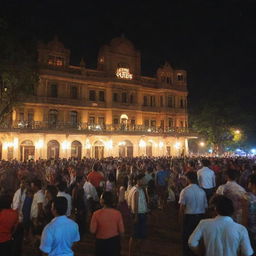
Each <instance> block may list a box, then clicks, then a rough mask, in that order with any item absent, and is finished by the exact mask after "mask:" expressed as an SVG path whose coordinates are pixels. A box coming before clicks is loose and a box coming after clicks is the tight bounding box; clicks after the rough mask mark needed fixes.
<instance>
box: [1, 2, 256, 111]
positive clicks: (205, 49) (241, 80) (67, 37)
mask: <svg viewBox="0 0 256 256" xmlns="http://www.w3.org/2000/svg"><path fill="white" fill-rule="evenodd" d="M0 3H2V7H1V8H0V15H1V16H4V17H6V19H7V21H8V23H9V26H10V28H14V29H16V31H18V32H19V33H20V34H21V35H22V36H23V37H24V38H25V39H26V40H36V41H37V40H42V41H44V42H47V41H49V40H51V39H52V38H53V36H54V35H58V37H59V39H60V40H61V41H62V42H63V43H64V45H65V46H66V47H67V48H69V49H70V50H71V55H72V56H71V61H72V64H79V61H80V59H81V57H83V58H84V59H85V61H86V65H87V66H88V67H91V68H93V67H95V66H96V60H97V53H98V50H99V48H100V46H101V45H103V44H105V43H108V42H109V41H110V40H111V39H112V38H114V37H116V36H120V35H121V34H124V35H125V36H126V37H127V38H128V39H130V40H131V41H132V42H133V43H134V45H135V47H136V48H137V49H139V50H140V51H141V56H142V73H143V75H150V76H154V75H155V73H156V69H157V68H158V67H159V66H160V65H162V64H164V62H165V61H169V62H170V63H171V65H173V67H174V68H181V69H185V70H187V72H188V88H189V102H190V108H191V109H193V108H196V107H198V106H200V101H201V99H205V98H206V99H207V98H208V99H209V100H212V99H213V97H212V95H215V96H216V95H218V96H217V97H220V98H223V100H224V101H225V97H226V95H229V94H234V95H236V99H235V100H234V103H233V104H242V107H243V109H244V111H246V112H251V113H253V114H254V112H255V109H256V108H255V103H254V102H255V100H254V98H255V94H256V76H255V68H256V15H255V13H256V1H255V0H241V1H240V0H232V1H231V0H220V1H219V0H212V1H209V0H202V1H198V0H190V1H182V0H179V1H139V0H137V1H131V0H130V1H124V0H119V1H57V0H42V1H40V0H30V1H29V0H27V1H26V0H7V1H3V0H1V1H0Z"/></svg>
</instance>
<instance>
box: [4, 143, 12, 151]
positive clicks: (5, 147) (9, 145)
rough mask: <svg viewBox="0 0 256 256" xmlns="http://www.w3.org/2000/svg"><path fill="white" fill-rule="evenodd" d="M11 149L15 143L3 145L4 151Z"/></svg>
mask: <svg viewBox="0 0 256 256" xmlns="http://www.w3.org/2000/svg"><path fill="white" fill-rule="evenodd" d="M10 147H13V143H12V142H4V143H3V149H4V150H7V149H8V148H10Z"/></svg>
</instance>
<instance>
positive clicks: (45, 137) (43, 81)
mask: <svg viewBox="0 0 256 256" xmlns="http://www.w3.org/2000/svg"><path fill="white" fill-rule="evenodd" d="M69 60H70V51H69V50H68V49H66V48H65V47H64V45H63V44H62V43H61V42H59V41H58V39H57V38H55V39H54V40H53V41H52V42H50V43H48V44H42V43H41V44H39V46H38V61H39V64H40V81H39V85H38V87H37V88H36V90H35V93H34V96H29V97H27V98H26V99H21V102H20V104H19V106H18V107H16V108H15V109H14V110H13V113H12V125H11V129H10V128H8V131H7V130H6V129H5V128H4V127H3V128H2V129H1V134H0V136H1V148H2V151H1V157H2V158H3V159H14V158H16V159H18V160H26V159H29V158H34V159H38V158H51V157H52V158H57V157H61V158H63V157H65V158H68V157H78V158H81V157H96V158H102V157H108V156H123V157H126V156H127V157H131V156H164V155H165V156H166V155H181V154H186V153H187V151H188V148H187V140H188V138H189V133H188V115H187V94H188V93H187V83H186V72H185V71H184V70H175V69H173V68H172V67H171V65H170V64H168V63H166V64H165V65H164V66H162V67H160V68H158V70H157V73H156V77H147V76H143V75H141V56H140V52H139V51H138V50H136V49H135V48H134V46H133V44H132V43H131V42H130V41H129V40H127V39H125V38H124V37H119V38H115V39H113V40H112V41H111V42H110V43H109V45H104V46H103V47H101V49H100V50H99V54H98V64H97V68H96V69H90V68H88V67H87V66H86V65H85V63H84V61H83V60H82V61H81V63H80V65H79V66H73V65H70V61H69Z"/></svg>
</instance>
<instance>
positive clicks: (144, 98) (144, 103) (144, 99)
mask: <svg viewBox="0 0 256 256" xmlns="http://www.w3.org/2000/svg"><path fill="white" fill-rule="evenodd" d="M147 105H148V97H147V96H144V97H143V106H147Z"/></svg>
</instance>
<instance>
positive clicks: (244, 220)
mask: <svg viewBox="0 0 256 256" xmlns="http://www.w3.org/2000/svg"><path fill="white" fill-rule="evenodd" d="M248 208H249V201H248V200H247V199H246V198H243V199H242V224H243V225H244V226H245V227H247V226H248Z"/></svg>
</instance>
